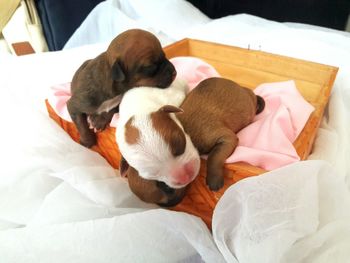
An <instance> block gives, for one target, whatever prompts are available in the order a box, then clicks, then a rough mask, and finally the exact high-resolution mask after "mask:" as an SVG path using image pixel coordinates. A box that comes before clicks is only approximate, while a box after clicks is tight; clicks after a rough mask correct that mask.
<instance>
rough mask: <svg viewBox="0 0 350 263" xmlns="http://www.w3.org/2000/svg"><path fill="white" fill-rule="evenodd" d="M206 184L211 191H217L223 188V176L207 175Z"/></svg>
mask: <svg viewBox="0 0 350 263" xmlns="http://www.w3.org/2000/svg"><path fill="white" fill-rule="evenodd" d="M206 183H207V185H208V187H209V189H210V190H211V191H218V190H220V189H221V188H222V187H223V186H224V176H223V175H218V174H215V175H214V174H211V175H209V174H208V175H207V178H206Z"/></svg>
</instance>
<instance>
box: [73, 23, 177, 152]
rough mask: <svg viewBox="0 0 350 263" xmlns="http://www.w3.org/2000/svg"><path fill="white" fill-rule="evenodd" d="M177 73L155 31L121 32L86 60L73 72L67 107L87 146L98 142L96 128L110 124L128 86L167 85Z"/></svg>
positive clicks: (102, 127)
mask: <svg viewBox="0 0 350 263" xmlns="http://www.w3.org/2000/svg"><path fill="white" fill-rule="evenodd" d="M175 76H176V70H175V68H174V66H173V65H172V64H171V63H170V61H169V60H168V59H167V58H166V57H165V54H164V52H163V49H162V47H161V44H160V42H159V40H158V39H157V38H156V37H155V36H154V35H153V34H151V33H149V32H147V31H144V30H140V29H131V30H127V31H125V32H123V33H121V34H120V35H118V36H117V37H116V38H115V39H114V40H113V41H112V42H111V43H110V45H109V47H108V49H107V51H105V52H103V53H101V54H100V55H99V56H97V57H96V58H94V59H90V60H87V61H85V62H84V63H83V64H82V65H81V66H80V68H79V69H78V70H77V71H76V73H75V74H74V76H73V79H72V83H71V93H72V96H71V98H70V100H69V101H68V103H67V107H68V111H69V114H70V116H71V118H72V120H73V122H74V124H75V125H76V127H77V129H78V131H79V134H80V143H81V144H82V145H84V146H86V147H91V146H93V145H94V144H96V135H95V132H94V130H95V131H96V130H103V129H105V128H106V126H107V125H108V124H109V123H110V121H111V119H112V117H113V114H114V113H116V112H118V105H119V103H120V101H121V98H122V95H123V94H124V93H125V92H126V91H127V90H129V89H131V88H134V87H138V86H152V87H158V88H166V87H168V86H169V85H170V84H171V82H172V81H173V80H174V78H175ZM89 126H91V127H92V128H93V129H90V128H89Z"/></svg>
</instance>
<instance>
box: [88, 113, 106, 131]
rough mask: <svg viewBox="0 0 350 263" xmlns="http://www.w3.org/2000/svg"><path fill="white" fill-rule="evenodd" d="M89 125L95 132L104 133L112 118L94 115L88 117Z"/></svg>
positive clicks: (104, 115)
mask: <svg viewBox="0 0 350 263" xmlns="http://www.w3.org/2000/svg"><path fill="white" fill-rule="evenodd" d="M87 120H88V123H89V127H90V129H94V131H95V132H97V131H103V130H104V129H106V127H107V125H108V124H109V123H110V122H111V118H110V116H109V115H108V114H104V113H102V114H93V115H89V116H88V119H87Z"/></svg>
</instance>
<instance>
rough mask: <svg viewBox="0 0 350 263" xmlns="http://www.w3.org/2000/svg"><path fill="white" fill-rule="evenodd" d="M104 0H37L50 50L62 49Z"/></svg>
mask: <svg viewBox="0 0 350 263" xmlns="http://www.w3.org/2000/svg"><path fill="white" fill-rule="evenodd" d="M100 2H102V0H36V1H35V4H36V8H37V10H38V14H39V17H40V20H41V24H42V27H43V31H44V35H45V38H46V42H47V45H48V47H49V50H50V51H54V50H61V49H62V48H63V46H64V44H66V42H67V41H68V39H69V38H70V37H71V35H72V34H73V33H74V31H75V30H76V29H77V28H78V27H79V26H80V24H81V23H82V22H83V21H84V19H85V18H86V17H87V15H88V14H89V13H90V11H91V10H92V9H93V8H94V7H95V6H96V5H97V4H98V3H100Z"/></svg>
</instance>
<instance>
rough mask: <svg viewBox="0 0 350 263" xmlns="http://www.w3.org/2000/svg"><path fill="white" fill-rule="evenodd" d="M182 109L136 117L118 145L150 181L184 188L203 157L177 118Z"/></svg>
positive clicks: (121, 132)
mask: <svg viewBox="0 0 350 263" xmlns="http://www.w3.org/2000/svg"><path fill="white" fill-rule="evenodd" d="M178 111H181V109H179V108H177V107H175V106H171V105H165V106H163V107H161V108H160V109H159V110H158V111H156V112H152V113H151V114H139V115H136V116H135V115H134V116H132V117H131V118H130V119H129V120H128V121H127V122H126V124H125V126H124V130H122V129H119V131H118V129H117V143H118V146H119V149H120V151H121V153H122V154H123V156H124V158H125V159H126V160H127V162H128V163H129V164H130V166H132V167H134V168H135V169H136V170H137V171H138V173H139V175H140V176H141V177H143V178H144V179H147V180H156V181H161V182H164V183H165V184H166V185H168V186H170V187H171V188H176V189H178V188H183V187H184V186H186V185H188V184H189V183H190V182H192V181H193V180H194V178H195V177H196V176H197V174H198V172H199V166H200V158H199V154H198V151H197V149H196V148H195V147H194V145H193V143H192V141H191V139H190V137H189V136H188V134H186V133H185V132H184V130H183V128H182V126H181V124H180V122H179V121H178V120H177V118H176V117H175V116H174V112H178Z"/></svg>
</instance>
